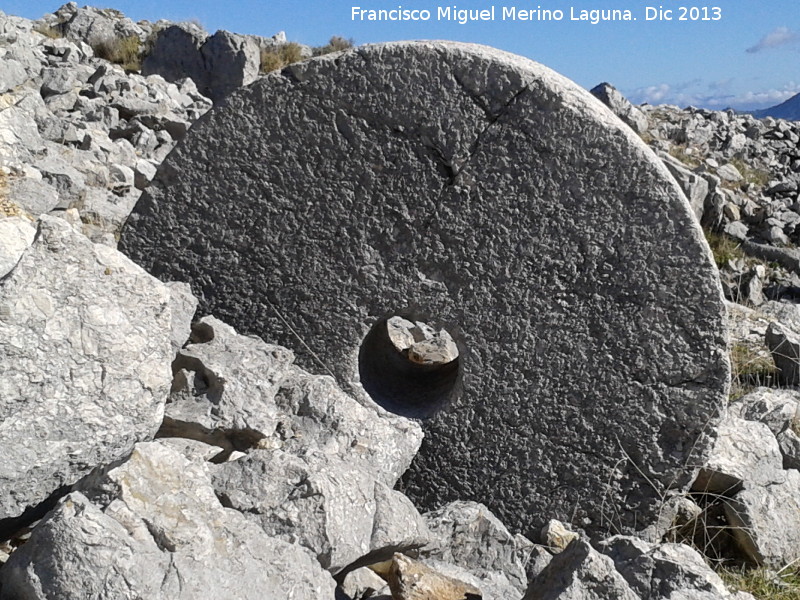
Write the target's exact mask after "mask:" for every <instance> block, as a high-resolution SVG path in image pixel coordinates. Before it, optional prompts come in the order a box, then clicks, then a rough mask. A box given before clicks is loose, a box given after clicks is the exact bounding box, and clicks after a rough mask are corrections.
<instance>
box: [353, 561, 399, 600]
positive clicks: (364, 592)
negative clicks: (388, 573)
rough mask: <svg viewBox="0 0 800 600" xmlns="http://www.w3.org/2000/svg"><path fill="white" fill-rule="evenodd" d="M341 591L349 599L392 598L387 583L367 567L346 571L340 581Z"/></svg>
mask: <svg viewBox="0 0 800 600" xmlns="http://www.w3.org/2000/svg"><path fill="white" fill-rule="evenodd" d="M341 591H342V592H343V593H344V594H346V595H347V598H348V599H351V600H361V599H369V600H392V597H391V591H390V590H389V584H388V583H386V581H385V580H384V579H383V578H381V577H380V576H379V575H378V574H377V573H375V571H373V570H372V569H369V568H367V567H361V568H360V569H356V570H355V571H351V572H350V573H348V574H347V576H346V577H345V578H344V581H343V582H342V585H341Z"/></svg>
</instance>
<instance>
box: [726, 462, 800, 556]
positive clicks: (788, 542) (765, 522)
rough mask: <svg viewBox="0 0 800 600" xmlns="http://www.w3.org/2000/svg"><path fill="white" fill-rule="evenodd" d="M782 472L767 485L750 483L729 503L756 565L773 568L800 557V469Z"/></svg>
mask: <svg viewBox="0 0 800 600" xmlns="http://www.w3.org/2000/svg"><path fill="white" fill-rule="evenodd" d="M779 474H780V479H779V480H777V481H774V482H772V483H770V484H769V485H766V486H760V485H755V484H752V485H748V484H746V485H745V487H744V489H743V490H742V491H740V492H739V493H738V494H736V496H735V497H734V498H732V499H730V500H728V501H727V502H726V503H725V515H726V516H727V518H728V523H729V525H730V528H731V531H732V533H733V535H734V537H735V538H736V540H737V542H738V544H739V547H740V548H741V549H742V551H743V552H744V553H745V555H746V556H747V557H748V558H749V559H750V560H751V561H753V562H754V563H755V564H757V565H765V566H767V567H770V568H773V569H781V568H783V567H784V566H786V565H788V564H794V561H797V560H798V559H800V472H798V471H796V470H795V469H790V470H787V471H780V472H779Z"/></svg>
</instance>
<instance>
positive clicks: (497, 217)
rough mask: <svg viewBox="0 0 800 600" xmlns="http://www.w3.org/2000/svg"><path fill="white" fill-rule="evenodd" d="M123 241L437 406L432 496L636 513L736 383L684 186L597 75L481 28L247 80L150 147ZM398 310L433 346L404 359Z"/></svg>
mask: <svg viewBox="0 0 800 600" xmlns="http://www.w3.org/2000/svg"><path fill="white" fill-rule="evenodd" d="M121 248H122V249H123V250H124V251H125V252H127V253H128V254H130V255H131V256H132V257H133V258H134V259H135V260H137V261H139V262H140V263H141V264H142V265H144V266H145V267H146V268H147V269H149V270H150V271H151V272H152V273H154V274H155V275H157V276H158V277H160V278H162V279H164V280H183V281H188V282H190V283H191V284H192V286H193V289H194V291H195V293H196V294H198V295H199V296H200V298H201V307H202V310H203V311H204V312H206V313H214V314H215V315H217V316H218V317H220V318H222V319H224V320H226V321H228V322H230V323H231V324H232V325H234V326H235V327H236V328H237V329H239V330H241V331H243V332H249V333H252V334H257V335H259V336H261V337H263V338H264V339H265V340H268V341H270V342H277V343H281V344H283V345H286V346H289V347H291V348H293V349H294V350H295V351H296V352H297V354H298V361H299V363H300V364H301V365H302V366H304V367H307V368H309V369H314V370H317V371H320V372H327V373H330V374H331V375H333V376H334V377H335V378H336V379H337V381H338V382H339V383H340V385H342V386H343V387H344V388H345V389H347V390H348V391H350V392H351V393H353V394H355V395H356V396H358V397H360V398H362V400H363V401H365V402H369V401H370V397H371V399H372V400H374V401H375V402H377V403H378V404H380V405H381V406H383V407H384V408H385V409H387V410H390V411H393V412H396V413H400V414H404V415H408V416H411V417H417V418H421V419H423V423H424V427H425V435H426V437H425V441H424V443H423V447H422V449H421V450H420V453H419V455H418V457H417V458H416V460H415V462H414V464H413V465H412V467H411V469H410V470H409V472H408V473H407V474H406V476H405V478H404V488H403V489H404V491H405V492H406V493H407V494H408V495H409V496H410V497H411V498H412V499H413V500H414V501H415V502H416V503H417V504H418V505H419V506H420V507H421V508H424V509H427V508H435V507H438V506H440V505H442V504H443V503H445V502H448V501H451V500H455V499H462V500H477V501H480V502H483V503H485V504H486V505H488V506H489V507H490V508H491V509H492V510H493V511H494V512H495V513H496V514H498V516H500V517H501V519H502V520H503V521H504V522H505V523H507V524H508V525H509V526H510V527H511V528H513V529H515V530H516V531H520V532H523V533H528V534H532V533H533V532H534V531H537V530H538V529H539V528H540V527H541V526H542V525H543V524H544V523H546V522H547V521H548V520H549V519H550V518H558V519H560V520H562V521H566V522H571V523H573V524H574V525H577V526H579V527H583V528H584V529H586V530H587V531H589V532H595V533H599V532H602V531H606V530H609V529H611V530H622V531H629V530H635V529H641V528H643V527H644V526H646V525H649V524H651V523H652V522H653V521H654V520H655V518H656V516H657V514H658V511H659V508H660V506H661V504H662V494H663V493H664V491H665V490H666V489H667V488H669V487H673V488H675V487H677V488H680V487H681V486H684V485H686V483H687V480H688V478H689V477H690V475H691V469H692V466H693V465H694V464H695V463H696V462H699V461H700V460H701V459H702V457H703V455H704V453H705V452H706V449H707V440H706V439H705V436H704V434H703V431H704V430H705V429H706V428H707V427H708V425H709V424H710V423H713V422H714V421H715V419H716V418H717V416H718V412H719V411H720V408H721V406H722V405H723V403H724V399H725V396H726V391H727V381H728V371H729V367H728V363H727V359H726V358H725V352H724V350H725V347H726V334H725V329H724V319H723V317H724V308H723V302H722V296H721V291H720V286H719V283H718V277H717V275H716V270H715V268H714V266H713V264H712V261H711V256H710V252H709V250H708V247H707V245H706V244H705V241H704V239H703V236H702V233H701V231H700V229H699V227H698V226H697V225H696V223H695V221H694V220H693V217H692V215H691V213H690V208H689V205H688V203H687V201H686V199H685V197H684V196H683V195H682V193H681V192H680V191H679V189H678V188H677V186H676V184H675V182H674V181H673V180H672V178H671V177H670V175H669V174H668V173H667V172H666V170H665V169H664V168H663V166H662V165H661V164H660V162H659V161H658V160H657V159H656V158H655V156H654V155H653V154H652V153H651V152H650V151H649V149H648V148H647V147H646V145H645V144H644V143H643V142H642V141H641V140H640V139H639V138H638V137H636V136H635V134H634V133H633V132H632V131H630V130H629V129H627V128H626V127H625V126H624V125H623V124H622V123H621V122H619V121H618V120H617V119H616V118H615V117H614V116H613V115H612V114H611V113H610V112H609V111H607V110H606V109H605V107H603V106H602V105H601V104H600V103H599V102H598V101H597V100H595V99H594V98H592V97H591V96H590V95H589V94H588V93H587V92H585V91H583V90H582V89H580V88H578V87H577V86H576V85H575V84H573V83H571V82H570V81H568V80H566V79H565V78H563V77H561V76H560V75H558V74H556V73H554V72H553V71H550V70H549V69H547V68H545V67H543V66H541V65H539V64H536V63H534V62H531V61H528V60H526V59H522V58H519V57H515V56H512V55H509V54H505V53H502V52H499V51H496V50H492V49H489V48H484V47H479V46H469V45H462V44H455V43H439V42H436V43H434V42H416V43H392V44H386V45H377V46H365V47H361V48H358V49H355V50H352V51H349V52H346V53H344V54H338V55H332V56H329V57H325V58H321V59H317V60H312V61H308V62H305V63H301V64H297V65H293V66H291V67H288V68H286V69H284V71H283V72H281V73H275V74H272V75H270V76H268V77H265V78H263V79H261V80H259V81H258V82H256V83H255V84H253V85H252V86H250V87H248V88H243V89H241V90H239V91H238V92H236V93H234V94H233V95H232V96H230V97H229V99H228V101H227V103H226V105H224V106H218V107H216V108H215V109H213V110H212V111H211V112H209V113H208V114H207V115H206V116H205V117H204V118H203V119H201V120H200V121H199V122H198V123H197V124H196V125H195V126H194V127H193V128H192V129H191V131H190V133H189V135H188V136H187V138H186V139H185V141H184V142H183V143H182V144H181V145H180V146H179V147H178V148H176V149H175V151H174V152H173V153H172V154H171V155H170V156H169V157H168V158H167V160H166V161H165V163H164V164H163V165H162V166H161V168H160V170H159V173H158V175H157V176H156V179H155V181H154V184H153V185H152V186H151V187H150V188H149V190H148V192H147V193H145V194H144V195H143V197H142V199H141V200H140V202H139V204H138V205H137V207H136V209H135V211H134V214H133V215H132V216H131V218H130V219H129V222H128V224H127V228H126V230H125V231H124V233H123V236H122V241H121ZM396 316H399V317H402V318H403V319H405V320H406V321H407V322H408V323H409V327H411V329H409V330H408V332H407V334H403V335H412V333H413V331H416V330H414V329H413V327H414V325H413V324H414V323H421V324H422V325H421V326H420V327H422V326H423V325H424V327H426V328H429V331H430V332H433V333H430V334H429V335H430V336H433V337H431V340H432V341H431V343H432V344H433V343H434V342H435V344H434V346H435V348H434V350H436V351H437V352H438V354H437V356H439V357H440V358H439V359H438V360H432V361H430V360H417V361H411V360H409V356H408V354H407V352H408V350H405V351H404V352H406V354H403V352H401V351H400V349H399V347H398V346H397V345H396V344H395V343H393V342H392V340H391V339H390V337H389V334H388V329H387V321H388V320H389V319H390V318H391V317H396ZM442 328H443V329H445V332H446V333H447V334H449V335H450V336H451V337H452V339H453V340H454V341H455V344H456V345H457V352H443V351H442V349H443V348H444V349H446V348H447V344H448V343H449V342H447V339H448V338H446V337H441V336H439V334H438V333H436V332H439V331H440V330H441V329H442ZM417 329H419V327H417ZM419 330H420V331H422V329H419ZM426 331H428V329H426ZM434 334H435V335H434ZM393 335H394V334H393ZM436 336H439V337H436ZM436 340H444V341H436ZM423 341H425V340H423ZM413 343H414V340H410V341H409V342H408V344H413ZM426 343H428V342H426ZM445 355H446V356H449V357H452V356H456V358H452V359H451V358H447V359H441V356H445ZM445 361H446V362H445Z"/></svg>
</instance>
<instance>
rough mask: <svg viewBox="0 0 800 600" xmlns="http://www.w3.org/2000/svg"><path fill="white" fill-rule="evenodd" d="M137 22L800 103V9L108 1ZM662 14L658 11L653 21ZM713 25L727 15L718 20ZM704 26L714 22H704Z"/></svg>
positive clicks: (649, 89) (748, 2)
mask: <svg viewBox="0 0 800 600" xmlns="http://www.w3.org/2000/svg"><path fill="white" fill-rule="evenodd" d="M59 5H60V4H59V3H58V2H49V1H44V0H0V10H3V11H4V12H6V13H8V14H13V15H18V16H23V17H27V18H38V17H40V16H41V15H43V14H44V13H47V12H52V11H54V10H56V9H57V8H58V6H59ZM96 5H98V6H105V7H112V8H116V9H118V10H121V11H122V12H124V13H125V14H126V15H128V16H129V17H131V18H132V19H134V20H139V19H148V20H151V21H154V20H158V19H160V18H166V19H170V20H176V21H181V20H191V19H194V20H198V21H200V23H202V24H203V26H205V27H206V29H208V30H209V31H210V32H214V31H216V30H217V29H227V30H229V31H234V32H238V33H253V34H258V35H265V36H270V35H272V34H274V33H276V32H278V31H281V30H283V31H285V32H286V34H287V36H288V38H289V39H290V40H294V41H298V42H302V43H306V44H311V45H322V44H324V43H325V42H326V41H327V40H328V38H330V36H331V35H340V36H343V37H347V38H353V39H354V40H355V42H356V43H358V44H363V43H368V42H381V41H390V40H405V39H452V40H460V41H465V42H476V43H481V44H488V45H491V46H496V47H498V48H502V49H504V50H508V51H510V52H514V53H517V54H522V55H524V56H527V57H529V58H532V59H534V60H536V61H539V62H541V63H543V64H545V65H547V66H549V67H551V68H553V69H555V70H556V71H559V72H560V73H562V74H564V75H566V76H567V77H569V78H571V79H573V80H574V81H576V82H577V83H579V84H580V85H582V86H585V87H592V86H593V85H595V84H597V83H599V82H601V81H609V82H611V83H612V84H613V85H615V86H616V87H617V88H619V89H620V90H621V91H622V92H623V93H624V94H625V95H627V96H628V97H629V98H630V99H631V100H633V101H635V102H646V101H648V102H651V103H654V104H660V103H672V104H679V105H681V106H686V105H689V104H692V105H695V106H703V107H707V108H714V109H722V108H726V107H728V106H732V107H734V108H739V109H752V108H762V107H766V106H771V105H773V104H777V103H779V102H781V101H783V100H785V99H786V98H788V97H789V96H791V95H793V94H796V93H799V92H800V1H798V0H767V1H764V0H717V1H714V0H711V2H709V3H707V4H703V3H701V2H698V3H694V4H692V3H690V2H677V1H675V0H660V2H659V1H653V2H646V1H634V0H608V2H607V3H605V4H604V3H603V2H602V0H598V1H596V2H590V1H587V0H572V1H569V0H567V1H562V0H550V1H549V2H548V1H547V0H541V1H538V2H537V1H534V2H530V3H523V2H514V1H513V0H509V1H506V2H504V1H502V0H499V1H497V2H478V1H475V0H466V1H463V2H451V3H447V2H436V1H434V0H423V1H417V0H407V1H403V0H399V1H394V2H392V1H387V0H347V1H345V2H343V1H340V0H331V1H328V2H323V1H321V0H293V1H290V0H239V1H237V2H232V1H223V0H192V1H190V0H98V4H96ZM492 5H494V6H495V10H496V12H495V20H494V21H491V22H487V21H480V22H469V23H467V24H464V25H461V24H458V23H456V22H451V21H445V20H437V11H438V8H439V7H448V6H450V7H453V6H456V7H457V8H458V9H462V10H463V9H467V10H470V9H471V10H475V9H486V8H487V7H490V6H492ZM353 6H358V7H360V8H363V9H373V10H379V9H384V10H390V9H397V8H398V7H400V6H402V8H404V9H411V10H413V9H417V10H428V11H430V12H431V19H430V20H429V21H416V22H412V21H404V22H374V21H373V22H371V21H367V20H364V21H358V20H356V21H354V20H353V19H352V8H353ZM504 6H506V7H511V6H516V7H517V8H518V9H528V10H532V9H537V8H541V9H544V10H550V11H556V10H561V11H563V14H564V18H563V20H561V21H552V20H551V21H526V22H521V21H516V22H514V21H509V20H506V21H503V20H502V18H501V14H502V7H504ZM647 6H651V7H653V8H654V9H658V8H659V7H662V8H663V9H665V10H672V11H673V15H672V16H673V17H674V19H673V20H672V21H666V20H656V19H654V20H649V21H648V20H646V12H645V7H647ZM681 6H683V7H690V6H695V7H718V8H719V9H720V12H721V19H719V20H715V21H697V22H692V21H679V20H678V17H679V16H680V14H681V13H680V12H679V11H680V8H679V7H681ZM571 9H572V12H574V13H575V15H576V16H579V15H580V11H581V10H591V9H619V10H625V9H627V10H630V11H631V13H632V15H633V16H635V17H636V18H637V20H636V21H630V22H622V21H617V22H600V23H598V24H594V25H593V24H591V23H590V22H586V21H572V20H571ZM650 12H651V14H652V13H653V12H654V11H650ZM708 15H709V17H713V16H716V12H715V11H712V10H709V12H708ZM700 16H703V13H701V14H700Z"/></svg>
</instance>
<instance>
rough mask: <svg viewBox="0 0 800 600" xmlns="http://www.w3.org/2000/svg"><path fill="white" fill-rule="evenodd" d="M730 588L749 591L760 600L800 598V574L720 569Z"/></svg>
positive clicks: (793, 599) (797, 599)
mask: <svg viewBox="0 0 800 600" xmlns="http://www.w3.org/2000/svg"><path fill="white" fill-rule="evenodd" d="M717 572H718V574H719V576H720V577H722V580H723V581H724V582H725V585H727V586H728V588H729V589H730V590H734V591H738V590H741V591H743V592H749V593H751V594H753V596H755V597H756V598H757V599H758V600H800V574H798V573H797V572H796V571H794V572H791V573H781V574H779V575H776V574H774V573H771V572H769V571H767V570H765V569H720V570H719V571H717Z"/></svg>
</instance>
